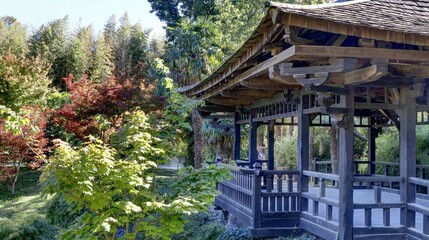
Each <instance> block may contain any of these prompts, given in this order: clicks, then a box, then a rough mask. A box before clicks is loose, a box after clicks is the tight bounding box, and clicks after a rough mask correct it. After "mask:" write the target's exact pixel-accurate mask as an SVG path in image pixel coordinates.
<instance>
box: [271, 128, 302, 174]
mask: <svg viewBox="0 0 429 240" xmlns="http://www.w3.org/2000/svg"><path fill="white" fill-rule="evenodd" d="M274 159H275V165H276V166H278V167H288V168H289V169H291V168H296V167H297V159H298V148H297V137H296V136H295V135H292V136H290V135H286V136H284V137H281V138H278V139H276V141H275V145H274Z"/></svg>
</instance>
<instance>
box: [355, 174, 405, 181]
mask: <svg viewBox="0 0 429 240" xmlns="http://www.w3.org/2000/svg"><path fill="white" fill-rule="evenodd" d="M402 180H403V177H395V176H384V175H382V176H380V175H376V176H354V177H353V181H354V182H402Z"/></svg>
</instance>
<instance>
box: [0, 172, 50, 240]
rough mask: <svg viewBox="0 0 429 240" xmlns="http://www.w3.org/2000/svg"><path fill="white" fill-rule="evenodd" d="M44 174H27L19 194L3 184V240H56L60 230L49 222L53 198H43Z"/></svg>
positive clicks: (19, 185) (0, 205)
mask: <svg viewBox="0 0 429 240" xmlns="http://www.w3.org/2000/svg"><path fill="white" fill-rule="evenodd" d="M39 177H40V172H34V171H23V172H22V174H21V176H20V178H19V179H18V182H17V186H16V189H17V194H16V195H15V196H14V195H12V194H11V192H10V190H9V188H8V186H5V184H2V185H0V239H5V240H7V239H10V240H12V239H13V240H15V239H16V240H19V239H40V240H42V239H43V240H44V239H46V240H47V239H55V235H56V234H57V231H58V227H55V226H53V225H51V224H49V223H48V221H47V220H46V217H45V216H46V211H47V209H48V206H49V202H50V199H49V198H42V197H41V196H40V185H39Z"/></svg>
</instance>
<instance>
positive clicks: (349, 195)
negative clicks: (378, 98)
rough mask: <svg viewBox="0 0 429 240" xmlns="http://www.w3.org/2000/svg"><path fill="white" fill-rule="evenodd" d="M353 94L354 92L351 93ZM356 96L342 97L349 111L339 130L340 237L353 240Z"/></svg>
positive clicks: (344, 105) (343, 103)
mask: <svg viewBox="0 0 429 240" xmlns="http://www.w3.org/2000/svg"><path fill="white" fill-rule="evenodd" d="M350 92H352V93H353V91H350ZM353 102H354V96H353V94H350V95H348V96H341V103H342V105H343V106H342V107H344V108H346V109H348V111H349V112H348V113H347V115H346V116H345V119H346V120H345V122H346V124H345V125H343V126H342V127H340V128H339V134H338V136H339V167H338V168H339V171H338V173H339V177H340V180H339V197H338V203H339V206H338V211H339V219H338V226H339V229H338V237H339V239H353V172H352V169H353V140H354V124H353V119H354V105H353Z"/></svg>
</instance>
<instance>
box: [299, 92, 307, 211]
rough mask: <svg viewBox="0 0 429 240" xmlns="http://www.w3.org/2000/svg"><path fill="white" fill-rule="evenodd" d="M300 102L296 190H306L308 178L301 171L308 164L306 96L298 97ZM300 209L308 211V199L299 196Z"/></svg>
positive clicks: (305, 168)
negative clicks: (298, 173)
mask: <svg viewBox="0 0 429 240" xmlns="http://www.w3.org/2000/svg"><path fill="white" fill-rule="evenodd" d="M300 99H301V104H300V105H299V108H298V112H299V114H298V171H299V172H300V176H299V181H298V192H300V193H301V194H302V193H303V192H308V189H309V178H308V177H307V176H305V175H304V174H303V173H304V171H306V170H309V166H310V159H309V157H310V155H309V149H310V139H309V136H310V116H309V115H307V114H304V108H307V107H308V102H307V98H303V97H300ZM300 199H301V200H300V206H299V208H300V210H301V211H308V199H306V198H302V197H301V198H300Z"/></svg>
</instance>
